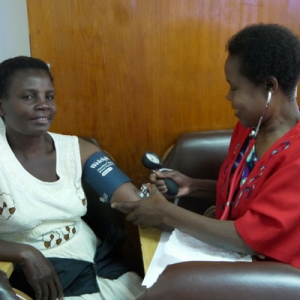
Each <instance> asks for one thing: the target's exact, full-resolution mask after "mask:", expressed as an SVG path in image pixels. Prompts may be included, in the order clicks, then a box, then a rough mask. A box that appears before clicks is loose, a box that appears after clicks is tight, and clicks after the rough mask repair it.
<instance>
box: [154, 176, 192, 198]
mask: <svg viewBox="0 0 300 300" xmlns="http://www.w3.org/2000/svg"><path fill="white" fill-rule="evenodd" d="M164 178H171V179H173V180H174V181H175V183H176V184H177V185H178V189H179V190H178V193H177V195H175V196H170V195H167V194H166V193H167V192H168V188H167V187H166V185H165V182H164V181H163V179H164ZM192 180H193V179H192V178H190V177H188V176H186V175H183V174H182V173H180V172H178V171H164V172H160V171H155V174H153V173H152V174H150V182H151V183H153V184H155V185H156V187H157V189H158V190H159V191H160V192H161V193H162V194H164V195H165V197H166V198H167V199H173V198H175V197H182V196H187V195H188V194H189V192H190V187H191V184H192Z"/></svg>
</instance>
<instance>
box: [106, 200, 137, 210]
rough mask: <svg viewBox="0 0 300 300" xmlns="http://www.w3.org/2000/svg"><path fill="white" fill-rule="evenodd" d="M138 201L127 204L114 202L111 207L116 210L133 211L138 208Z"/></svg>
mask: <svg viewBox="0 0 300 300" xmlns="http://www.w3.org/2000/svg"><path fill="white" fill-rule="evenodd" d="M138 202H139V201H132V202H131V201H128V202H114V203H112V205H111V207H112V208H115V209H118V210H130V211H131V210H133V209H135V208H136V207H138V205H139V203H138Z"/></svg>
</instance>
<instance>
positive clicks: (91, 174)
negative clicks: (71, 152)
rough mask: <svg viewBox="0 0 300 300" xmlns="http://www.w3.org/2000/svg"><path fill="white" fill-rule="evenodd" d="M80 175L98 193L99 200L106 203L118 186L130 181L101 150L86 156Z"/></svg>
mask: <svg viewBox="0 0 300 300" xmlns="http://www.w3.org/2000/svg"><path fill="white" fill-rule="evenodd" d="M82 177H83V178H84V179H85V180H86V182H87V183H88V184H89V185H90V186H91V187H92V188H93V189H94V190H95V191H96V192H97V193H98V195H99V196H100V200H101V201H102V202H106V203H110V199H111V197H112V195H113V193H114V192H115V191H116V189H117V188H118V187H119V186H121V185H122V184H123V183H125V182H129V181H131V180H130V178H129V177H128V176H127V175H125V174H124V173H123V172H122V171H121V170H120V169H119V168H118V167H117V166H116V164H115V163H114V162H113V161H112V160H111V159H110V158H109V157H108V156H107V155H106V154H104V153H103V152H96V153H94V154H93V155H91V156H90V157H89V158H88V160H87V162H86V163H85V165H84V167H83V172H82Z"/></svg>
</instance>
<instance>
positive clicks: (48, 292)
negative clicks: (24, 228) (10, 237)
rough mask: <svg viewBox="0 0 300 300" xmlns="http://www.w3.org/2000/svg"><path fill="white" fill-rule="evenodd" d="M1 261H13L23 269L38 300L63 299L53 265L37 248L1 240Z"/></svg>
mask: <svg viewBox="0 0 300 300" xmlns="http://www.w3.org/2000/svg"><path fill="white" fill-rule="evenodd" d="M0 260H2V261H11V262H14V263H17V264H19V265H20V266H21V267H22V270H23V272H24V275H25V276H26V279H27V281H28V283H29V284H30V285H31V286H32V288H33V290H34V292H35V295H36V299H56V298H62V297H63V291H62V286H61V284H60V282H59V278H58V276H57V274H56V271H55V269H54V267H53V265H52V264H51V263H50V261H49V260H48V259H47V258H46V257H45V256H44V255H43V254H42V253H41V252H40V251H38V250H37V249H36V248H34V247H32V246H30V245H26V244H19V243H13V242H8V241H3V240H0Z"/></svg>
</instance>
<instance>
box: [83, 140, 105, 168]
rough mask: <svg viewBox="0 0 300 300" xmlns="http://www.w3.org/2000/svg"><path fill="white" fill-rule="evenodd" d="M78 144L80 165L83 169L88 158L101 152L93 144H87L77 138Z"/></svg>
mask: <svg viewBox="0 0 300 300" xmlns="http://www.w3.org/2000/svg"><path fill="white" fill-rule="evenodd" d="M78 143H79V150H80V157H81V165H82V167H83V166H84V165H85V163H86V161H87V160H88V158H89V157H90V156H91V155H93V154H94V153H96V152H99V151H101V149H100V148H99V147H98V146H96V145H95V144H93V143H91V142H88V141H86V140H84V139H82V138H78Z"/></svg>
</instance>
